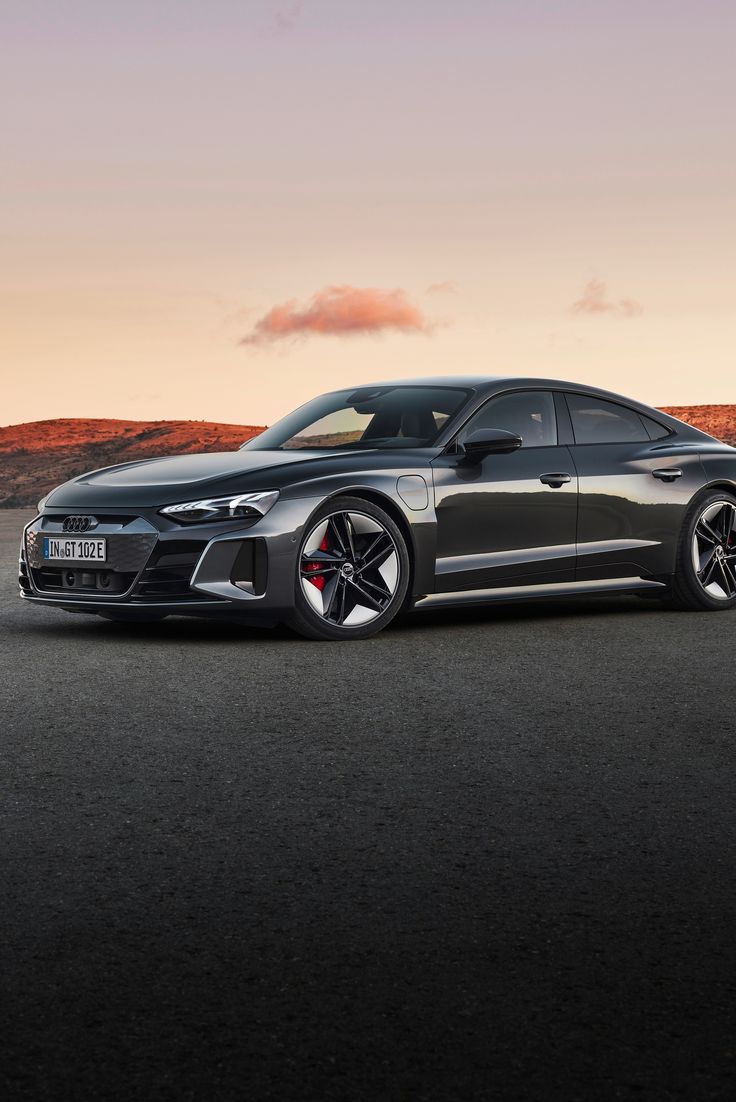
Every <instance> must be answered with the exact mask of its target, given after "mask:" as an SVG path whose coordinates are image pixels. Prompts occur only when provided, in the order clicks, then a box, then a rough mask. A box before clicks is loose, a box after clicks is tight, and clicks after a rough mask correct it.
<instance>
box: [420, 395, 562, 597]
mask: <svg viewBox="0 0 736 1102" xmlns="http://www.w3.org/2000/svg"><path fill="white" fill-rule="evenodd" d="M482 428H486V429H487V428H497V429H506V430H507V431H510V432H516V433H519V435H520V436H521V437H522V440H523V446H522V447H521V448H519V449H518V450H517V451H515V452H513V453H511V454H509V455H489V456H487V457H486V458H485V459H484V460H483V461H482V462H480V463H477V464H473V465H472V466H471V465H468V464H466V463H464V462H463V459H462V451H461V447H460V449H459V450H458V451H457V452H454V453H451V454H443V455H441V456H440V457H439V458H438V459H436V460H434V462H433V464H432V467H433V478H434V488H435V508H436V515H437V540H438V543H437V562H436V589H437V591H438V592H451V591H453V590H461V589H489V588H495V587H498V586H510V585H534V584H543V583H545V582H550V581H555V582H566V581H572V580H573V579H574V576H575V526H576V519H577V477H576V475H575V468H574V466H573V462H572V457H571V455H570V451H569V449H568V448H567V447H566V446H565V445H562V444H560V443H559V442H558V440H559V436H558V430H557V417H556V411H555V398H554V395H553V393H552V392H551V391H545V390H539V391H532V390H516V391H510V392H507V393H505V394H502V395H497V396H496V397H494V398H491V399H489V400H488V402H486V404H485V405H484V406H482V407H481V409H480V410H478V411H477V412H476V413H475V414H474V415H473V416H472V417H471V418H470V420H469V421H468V422H467V424H466V425H465V426H464V427H463V429H462V430H461V431H460V433H459V434H458V436H457V438H456V440H457V443H458V444H459V445H460V446H461V445H462V441H463V439H464V438H465V437H466V436H467V435H468V434H469V433H471V432H474V431H476V430H478V429H482ZM558 475H559V476H560V477H559V478H557V477H555V476H558Z"/></svg>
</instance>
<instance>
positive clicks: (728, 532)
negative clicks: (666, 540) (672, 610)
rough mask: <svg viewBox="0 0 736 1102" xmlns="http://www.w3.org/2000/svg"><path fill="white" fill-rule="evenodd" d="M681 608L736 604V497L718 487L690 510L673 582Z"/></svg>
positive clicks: (721, 607) (710, 608) (713, 608)
mask: <svg viewBox="0 0 736 1102" xmlns="http://www.w3.org/2000/svg"><path fill="white" fill-rule="evenodd" d="M672 595H673V598H674V603H675V604H676V605H677V607H679V608H685V609H693V610H701V611H702V610H708V611H713V612H717V611H722V610H725V609H729V608H734V607H736V497H734V496H733V494H730V493H728V492H724V491H722V490H716V491H713V492H711V493H709V494H708V495H707V496H705V497H702V498H700V500H699V501H697V502H696V503H695V504H694V505H693V507H692V508H691V509H690V512H689V513H688V516H687V517H686V519H685V523H684V525H683V528H682V534H681V537H680V545H679V548H678V555H677V570H676V573H675V577H674V580H673V585H672Z"/></svg>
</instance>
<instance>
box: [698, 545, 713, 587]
mask: <svg viewBox="0 0 736 1102" xmlns="http://www.w3.org/2000/svg"><path fill="white" fill-rule="evenodd" d="M717 562H718V559H717V558H716V553H715V551H714V552H713V554H712V555H711V557H710V558H709V559H708V561H707V562H706V563H705V565H704V566H703V567H702V569H701V570H699V571H698V577H699V578H700V584H701V585H702V586H708V585H710V583H711V582H712V581H713V574H714V573H715V569H716V563H717Z"/></svg>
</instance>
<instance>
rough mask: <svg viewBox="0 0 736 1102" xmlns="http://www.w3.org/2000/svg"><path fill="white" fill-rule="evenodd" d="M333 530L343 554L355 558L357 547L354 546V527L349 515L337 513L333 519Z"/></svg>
mask: <svg viewBox="0 0 736 1102" xmlns="http://www.w3.org/2000/svg"><path fill="white" fill-rule="evenodd" d="M332 529H333V531H334V533H335V535H336V536H337V541H338V543H339V544H340V547H341V548H342V551H343V554H344V555H345V556H346V557H347V558H349V559H354V558H355V546H354V544H353V527H352V525H351V523H350V517H349V516H348V514H347V513H335V515H334V517H333V518H332Z"/></svg>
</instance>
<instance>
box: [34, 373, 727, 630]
mask: <svg viewBox="0 0 736 1102" xmlns="http://www.w3.org/2000/svg"><path fill="white" fill-rule="evenodd" d="M19 581H20V591H21V596H22V598H23V599H24V600H25V601H28V603H29V604H36V605H53V606H56V607H58V608H61V609H64V610H66V611H68V612H84V613H92V614H96V615H98V616H104V617H107V618H108V619H111V620H156V619H161V618H163V617H164V616H167V615H181V614H191V615H197V616H202V615H206V616H219V617H231V618H237V619H238V620H241V621H245V622H247V623H254V624H264V625H273V624H276V623H280V622H283V623H286V624H289V625H291V626H292V627H293V628H294V629H295V630H296V631H297V632H299V633H301V634H302V635H305V636H308V637H310V638H313V639H333V640H340V639H362V638H365V637H367V636H370V635H373V634H374V633H375V632H378V631H380V630H381V629H382V628H384V627H386V625H387V624H389V623H390V622H391V621H392V620H393V619H394V617H395V616H396V615H397V614H398V613H399V612H402V611H409V610H412V609H417V610H421V609H427V608H430V609H434V608H438V607H440V606H445V605H457V604H465V603H474V604H480V603H484V602H491V601H499V600H508V599H515V600H516V599H519V598H534V597H536V598H542V597H552V596H554V597H559V596H563V595H571V596H580V595H581V594H601V593H616V592H617V593H643V594H649V595H653V596H656V595H661V596H662V597H664V598H667V599H668V601H669V602H670V603H673V604H675V605H677V606H679V607H681V608H686V609H699V610H712V611H718V610H725V609H731V608H733V607H734V606H735V605H736V449H734V448H732V447H729V446H728V445H726V444H723V443H721V442H719V441H718V440H715V439H713V438H712V437H711V436H708V435H707V434H706V433H704V432H701V431H699V430H698V429H695V428H692V427H691V426H689V425H686V424H684V423H682V422H681V421H678V420H676V419H675V418H673V417H669V416H667V415H666V414H664V413H662V412H660V411H659V410H656V409H652V408H650V407H649V406H645V405H642V404H641V403H640V402H636V401H633V400H631V399H627V398H622V397H620V396H618V395H616V394H611V393H608V392H606V391H602V390H598V389H595V388H593V387H589V386H582V385H577V384H574V383H565V382H558V381H555V380H549V379H535V378H514V377H493V378H475V377H473V378H469V377H468V378H464V377H448V378H436V379H414V380H410V381H405V382H393V383H377V384H376V385H371V386H359V387H357V388H347V389H341V390H337V391H334V392H333V393H330V394H325V395H323V396H322V397H319V398H315V399H313V400H312V401H310V402H307V403H306V405H303V406H301V408H299V409H298V410H296V412H294V413H291V414H289V415H288V416H287V417H285V418H284V419H283V420H282V421H279V422H278V423H277V424H275V425H273V426H272V427H271V428H269V429H267V430H266V431H265V432H263V433H262V434H261V435H260V436H258V437H256V438H255V439H253V440H250V441H248V442H247V443H246V444H244V445H243V447H242V448H241V449H240V450H239V451H237V452H222V453H208V454H201V455H182V456H175V457H166V458H162V459H148V460H143V461H140V462H132V463H124V464H121V465H119V466H115V467H107V468H105V469H103V470H98V471H93V472H92V473H90V474H84V475H81V476H80V477H78V478H74V479H72V480H71V481H69V482H66V483H64V484H63V485H62V486H59V487H58V488H57V489H55V490H53V491H52V492H51V493H50V494H49V495H48V496H47V497H46V498H45V499H44V501H42V502H40V504H39V507H38V516H37V517H36V518H35V519H34V520H33V521H32V522H31V523H30V524H29V525H28V526H27V527H26V529H25V531H24V533H23V540H22V545H21V551H20V578H19Z"/></svg>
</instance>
